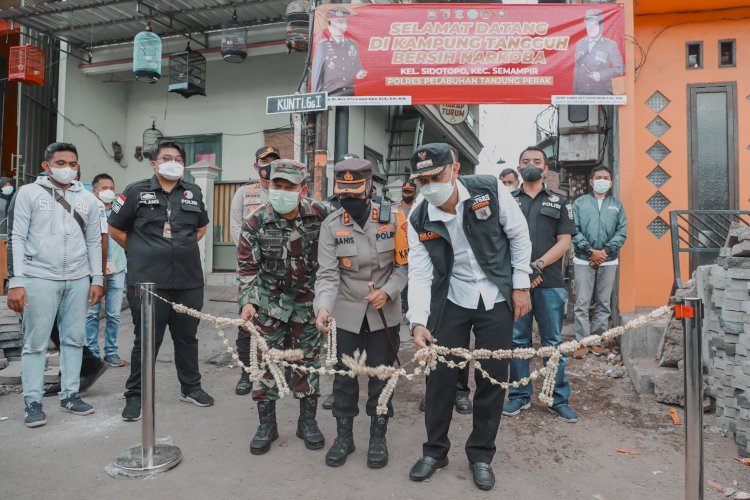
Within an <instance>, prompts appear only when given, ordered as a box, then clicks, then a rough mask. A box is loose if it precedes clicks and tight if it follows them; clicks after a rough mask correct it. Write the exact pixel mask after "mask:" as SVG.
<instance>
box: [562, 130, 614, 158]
mask: <svg viewBox="0 0 750 500" xmlns="http://www.w3.org/2000/svg"><path fill="white" fill-rule="evenodd" d="M603 140H604V134H569V135H563V134H560V147H559V151H558V158H559V161H560V163H591V162H596V161H598V160H599V156H600V154H599V153H600V150H601V147H602V146H603Z"/></svg>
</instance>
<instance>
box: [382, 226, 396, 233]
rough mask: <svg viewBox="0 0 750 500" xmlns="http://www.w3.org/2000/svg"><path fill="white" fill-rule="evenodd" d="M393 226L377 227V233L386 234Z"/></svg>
mask: <svg viewBox="0 0 750 500" xmlns="http://www.w3.org/2000/svg"><path fill="white" fill-rule="evenodd" d="M393 229H394V228H393V224H382V225H380V226H378V232H379V233H386V232H388V231H393Z"/></svg>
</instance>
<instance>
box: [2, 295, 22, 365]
mask: <svg viewBox="0 0 750 500" xmlns="http://www.w3.org/2000/svg"><path fill="white" fill-rule="evenodd" d="M7 299H8V297H5V296H3V297H0V369H3V368H5V367H6V366H8V362H9V361H19V360H20V359H21V347H22V346H23V334H22V333H21V318H20V316H19V315H18V314H17V313H16V312H14V311H11V310H10V309H8V302H7Z"/></svg>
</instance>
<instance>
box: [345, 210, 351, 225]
mask: <svg viewBox="0 0 750 500" xmlns="http://www.w3.org/2000/svg"><path fill="white" fill-rule="evenodd" d="M351 223H352V217H351V215H349V212H344V224H346V225H350V224H351Z"/></svg>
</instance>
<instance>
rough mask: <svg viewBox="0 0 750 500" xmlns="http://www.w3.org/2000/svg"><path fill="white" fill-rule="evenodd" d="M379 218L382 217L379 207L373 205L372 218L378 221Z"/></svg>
mask: <svg viewBox="0 0 750 500" xmlns="http://www.w3.org/2000/svg"><path fill="white" fill-rule="evenodd" d="M379 219H380V212H379V211H378V209H377V208H375V207H373V208H372V220H374V221H377V220H379Z"/></svg>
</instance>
